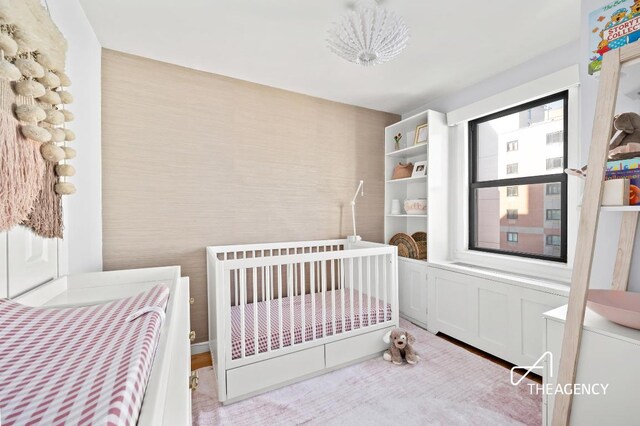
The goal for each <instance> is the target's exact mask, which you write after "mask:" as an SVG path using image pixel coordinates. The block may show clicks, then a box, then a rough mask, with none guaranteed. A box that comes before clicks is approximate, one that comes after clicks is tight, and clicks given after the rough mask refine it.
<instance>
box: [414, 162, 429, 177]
mask: <svg viewBox="0 0 640 426" xmlns="http://www.w3.org/2000/svg"><path fill="white" fill-rule="evenodd" d="M426 175H427V162H426V161H416V163H415V164H414V165H413V172H412V173H411V177H421V176H426Z"/></svg>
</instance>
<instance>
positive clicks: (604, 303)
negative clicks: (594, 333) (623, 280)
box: [587, 289, 640, 330]
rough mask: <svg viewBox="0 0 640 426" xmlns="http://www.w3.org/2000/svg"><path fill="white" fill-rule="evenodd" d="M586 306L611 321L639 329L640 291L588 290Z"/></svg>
mask: <svg viewBox="0 0 640 426" xmlns="http://www.w3.org/2000/svg"><path fill="white" fill-rule="evenodd" d="M587 306H588V307H589V308H590V309H591V310H592V311H594V312H596V313H597V314H600V315H602V316H603V317H605V318H606V319H608V320H609V321H611V322H615V323H616V324H620V325H624V326H626V327H631V328H635V329H636V330H640V293H631V292H628V291H619V290H596V289H594V290H589V294H588V296H587Z"/></svg>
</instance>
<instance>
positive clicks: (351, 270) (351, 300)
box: [349, 257, 355, 330]
mask: <svg viewBox="0 0 640 426" xmlns="http://www.w3.org/2000/svg"><path fill="white" fill-rule="evenodd" d="M354 284H355V283H354V281H353V257H352V258H349V313H350V315H351V330H353V329H354V328H355V322H354V321H355V319H354V314H355V312H354V309H353V288H354V287H355V285H354Z"/></svg>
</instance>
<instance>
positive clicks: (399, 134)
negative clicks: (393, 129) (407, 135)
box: [393, 133, 402, 151]
mask: <svg viewBox="0 0 640 426" xmlns="http://www.w3.org/2000/svg"><path fill="white" fill-rule="evenodd" d="M400 139H402V133H398V134H397V135H395V136H394V137H393V140H394V141H396V151H397V150H399V149H400Z"/></svg>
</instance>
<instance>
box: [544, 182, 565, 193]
mask: <svg viewBox="0 0 640 426" xmlns="http://www.w3.org/2000/svg"><path fill="white" fill-rule="evenodd" d="M561 189H562V185H560V184H559V183H548V184H547V195H559V194H560V190H561Z"/></svg>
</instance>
